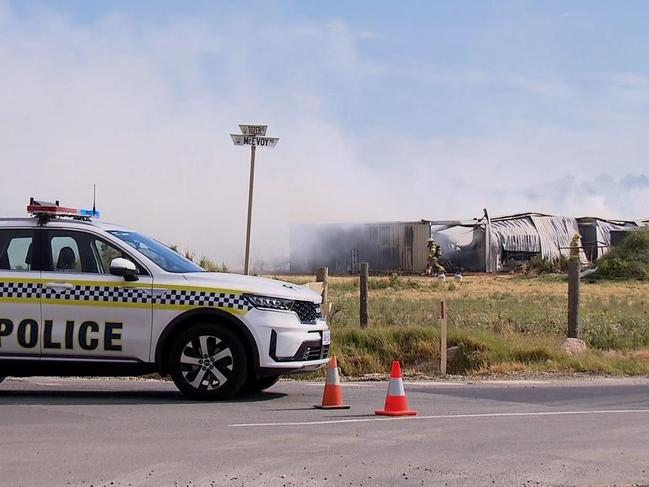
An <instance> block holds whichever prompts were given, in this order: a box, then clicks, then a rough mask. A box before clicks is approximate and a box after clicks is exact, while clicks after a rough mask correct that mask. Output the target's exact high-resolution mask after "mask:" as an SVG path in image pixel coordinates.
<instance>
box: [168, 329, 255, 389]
mask: <svg viewBox="0 0 649 487" xmlns="http://www.w3.org/2000/svg"><path fill="white" fill-rule="evenodd" d="M170 359H171V363H170V364H169V370H170V372H171V377H172V379H173V381H174V383H175V384H176V387H178V389H180V390H181V391H182V392H183V393H185V394H186V395H188V396H189V397H191V398H193V399H200V400H218V399H226V398H228V397H231V396H233V395H234V394H236V393H237V392H239V390H240V389H241V388H242V386H243V384H244V382H245V379H246V377H247V373H248V370H247V369H248V363H247V359H246V352H245V349H244V347H243V345H242V344H241V340H239V338H238V337H237V336H236V335H235V334H234V333H232V331H230V330H229V329H227V328H226V327H224V326H222V325H220V324H202V325H194V326H192V327H191V328H189V329H188V330H187V331H185V332H183V333H181V334H180V336H178V338H176V340H175V341H174V344H173V346H172V349H171V357H170Z"/></svg>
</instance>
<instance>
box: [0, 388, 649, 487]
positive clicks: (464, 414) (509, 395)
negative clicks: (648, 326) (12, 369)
mask: <svg viewBox="0 0 649 487" xmlns="http://www.w3.org/2000/svg"><path fill="white" fill-rule="evenodd" d="M344 387H345V389H344V393H345V400H346V402H348V403H349V404H351V406H352V407H351V409H349V410H339V411H322V410H316V409H313V408H312V405H313V404H316V403H319V402H320V399H321V394H322V385H321V384H312V383H303V382H284V381H282V382H280V383H279V384H277V385H276V386H275V387H273V388H272V389H270V390H269V392H266V393H262V394H258V395H255V396H250V397H247V398H243V399H240V400H237V401H231V402H223V403H197V402H191V401H188V400H185V399H184V398H183V397H182V396H181V395H180V394H179V393H178V392H176V390H175V389H174V387H173V385H171V384H168V383H162V382H156V381H142V380H118V379H97V380H89V379H87V380H76V379H53V378H33V379H8V380H7V381H6V382H4V383H3V384H1V385H0V485H2V486H5V485H6V486H41V485H42V486H58V485H63V486H65V485H82V486H91V485H92V486H100V485H107V486H135V485H146V486H166V485H169V486H177V485H182V486H187V485H189V486H192V487H194V486H215V485H226V486H235V485H269V486H284V485H286V486H298V485H308V486H309V485H346V486H349V485H353V486H375V485H380V486H390V485H413V486H415V485H448V486H458V485H462V486H464V485H466V486H477V485H488V486H493V485H525V486H528V485H532V486H536V485H579V486H585V485H597V486H604V485H636V484H639V485H644V484H649V380H646V379H636V380H630V379H624V380H596V381H592V380H586V381H570V382H566V381H562V382H548V383H541V382H527V383H475V384H449V383H415V384H409V383H406V392H407V393H408V398H409V401H410V405H411V407H412V408H414V409H416V410H417V411H418V412H419V416H417V417H415V418H407V419H387V418H379V417H376V416H374V415H373V411H374V410H375V409H380V408H381V406H382V405H383V402H384V399H385V393H386V390H387V384H386V383H352V384H346V385H345V386H344Z"/></svg>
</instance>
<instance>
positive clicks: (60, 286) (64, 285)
mask: <svg viewBox="0 0 649 487" xmlns="http://www.w3.org/2000/svg"><path fill="white" fill-rule="evenodd" d="M44 287H45V288H47V289H54V290H55V291H65V290H68V289H74V285H73V284H70V283H69V282H48V283H46V284H45V286H44Z"/></svg>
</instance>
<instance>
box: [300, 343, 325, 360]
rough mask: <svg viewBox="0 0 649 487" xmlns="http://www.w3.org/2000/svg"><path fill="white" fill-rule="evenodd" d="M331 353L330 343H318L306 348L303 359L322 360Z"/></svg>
mask: <svg viewBox="0 0 649 487" xmlns="http://www.w3.org/2000/svg"><path fill="white" fill-rule="evenodd" d="M328 355H329V345H324V346H320V345H316V346H313V347H307V348H306V349H305V350H304V356H303V360H320V359H322V358H327V356H328Z"/></svg>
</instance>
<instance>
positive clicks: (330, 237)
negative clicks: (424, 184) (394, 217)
mask: <svg viewBox="0 0 649 487" xmlns="http://www.w3.org/2000/svg"><path fill="white" fill-rule="evenodd" d="M429 236H430V226H429V225H428V223H427V222H421V221H418V222H387V223H358V224H355V223H347V224H334V223H331V224H311V225H296V226H293V227H291V233H290V244H289V245H290V249H289V255H290V271H291V273H293V274H308V273H312V272H313V271H314V270H315V269H316V268H318V267H322V266H326V267H329V272H330V273H332V274H339V275H340V274H357V273H358V266H359V263H360V262H368V263H369V267H370V270H371V271H373V272H392V271H400V272H407V273H417V274H419V273H421V272H424V270H425V269H426V258H427V250H426V242H427V240H428V238H429Z"/></svg>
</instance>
